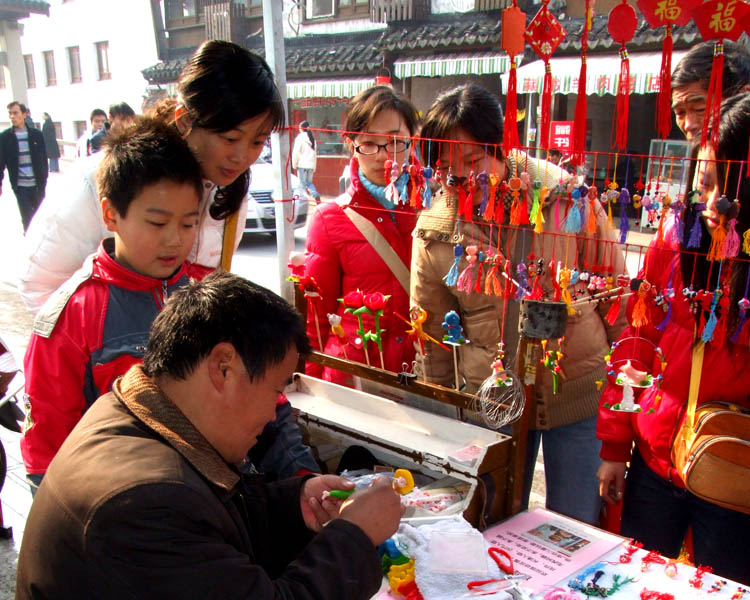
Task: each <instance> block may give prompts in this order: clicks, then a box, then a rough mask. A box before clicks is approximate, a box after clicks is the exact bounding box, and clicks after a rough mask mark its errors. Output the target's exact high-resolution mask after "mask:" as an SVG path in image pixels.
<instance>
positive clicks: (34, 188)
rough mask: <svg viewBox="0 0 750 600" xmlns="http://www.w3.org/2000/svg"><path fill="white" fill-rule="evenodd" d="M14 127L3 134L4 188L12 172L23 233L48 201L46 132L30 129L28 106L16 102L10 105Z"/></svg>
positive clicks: (0, 147) (0, 172)
mask: <svg viewBox="0 0 750 600" xmlns="http://www.w3.org/2000/svg"><path fill="white" fill-rule="evenodd" d="M8 117H9V118H10V122H11V126H10V127H8V129H6V130H5V131H3V132H2V133H0V185H1V184H2V180H3V172H4V171H5V168H6V167H7V168H8V179H10V186H11V187H12V188H13V193H14V194H15V195H16V200H17V201H18V211H19V212H20V213H21V222H22V223H23V232H24V234H25V233H26V230H27V229H28V228H29V223H31V218H32V217H33V216H34V213H35V212H36V209H37V208H39V205H40V204H41V203H42V200H43V199H44V191H45V189H46V187H47V173H48V168H47V153H46V152H45V150H44V137H43V136H42V132H41V131H39V130H38V129H36V128H34V127H28V126H27V125H26V122H25V117H26V106H25V105H23V104H21V103H20V102H17V101H15V100H14V101H13V102H11V103H10V104H8Z"/></svg>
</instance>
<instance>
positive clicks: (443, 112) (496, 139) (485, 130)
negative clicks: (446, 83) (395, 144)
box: [419, 83, 503, 165]
mask: <svg viewBox="0 0 750 600" xmlns="http://www.w3.org/2000/svg"><path fill="white" fill-rule="evenodd" d="M457 129H463V130H464V131H465V132H466V133H467V134H468V135H469V137H471V138H472V139H473V140H474V141H475V142H477V143H480V144H488V145H490V144H491V145H493V146H494V148H495V157H496V158H502V148H501V147H500V145H501V144H502V143H503V109H502V107H501V106H500V102H499V101H498V99H497V98H496V97H495V96H494V95H493V94H492V93H491V92H489V91H488V90H486V89H484V88H483V87H481V86H478V85H476V84H473V83H471V84H466V85H461V86H459V87H457V88H455V89H452V90H450V91H447V92H444V93H442V94H441V95H440V96H438V98H437V100H435V103H434V104H433V105H432V106H431V107H430V109H429V110H428V111H427V114H426V115H425V117H424V121H423V123H422V131H421V132H420V134H419V135H420V137H421V138H422V140H421V142H420V146H421V148H420V150H421V154H422V157H423V158H424V159H425V160H428V161H429V164H432V165H434V164H435V163H437V161H438V158H439V146H440V144H433V143H430V142H429V140H448V139H451V136H453V135H454V134H455V132H456V130H457ZM428 150H429V157H428V156H427V151H428ZM423 162H424V161H423Z"/></svg>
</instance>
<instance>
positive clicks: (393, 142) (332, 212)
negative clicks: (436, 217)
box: [305, 86, 418, 385]
mask: <svg viewBox="0 0 750 600" xmlns="http://www.w3.org/2000/svg"><path fill="white" fill-rule="evenodd" d="M417 125H418V115H417V111H416V109H415V108H414V107H413V106H412V105H411V104H410V103H409V102H408V101H407V100H405V99H404V98H401V97H400V96H398V95H396V93H395V92H394V91H393V89H392V88H390V87H389V86H376V87H372V88H369V89H367V90H365V91H363V92H361V93H360V94H358V95H357V96H356V97H355V98H353V99H352V101H351V102H350V103H349V106H348V108H347V114H346V126H345V133H344V135H345V139H346V143H347V145H348V146H349V150H350V152H351V154H352V158H351V162H350V165H349V168H350V176H351V184H350V185H349V189H347V191H346V192H345V193H344V194H342V195H341V196H340V197H339V198H337V199H336V200H335V201H334V202H327V203H323V204H321V205H320V206H319V207H318V208H317V210H316V212H315V214H314V216H313V218H312V220H311V222H310V226H309V229H308V234H307V248H306V250H307V252H306V257H305V266H306V274H307V275H309V276H312V277H314V278H315V281H316V283H317V285H318V287H319V288H320V295H321V299H320V301H319V302H316V303H314V304H313V306H314V310H311V311H310V312H309V313H308V315H307V333H308V335H309V337H310V341H311V343H312V345H313V347H314V348H315V349H316V350H318V349H319V350H322V351H323V352H325V353H326V354H331V355H333V356H338V357H344V356H345V357H346V358H348V359H350V360H355V361H357V362H361V363H366V364H370V365H372V366H375V367H379V368H385V369H387V370H389V371H395V372H399V371H401V370H402V364H403V363H411V361H412V359H413V358H414V348H413V345H412V343H411V342H410V341H409V340H408V339H407V335H406V328H407V325H406V324H405V323H404V322H403V321H402V320H401V319H399V318H398V317H397V316H395V315H394V313H397V314H398V315H401V316H407V314H408V311H409V281H408V279H409V276H408V268H409V264H410V262H411V232H412V230H413V229H414V225H415V223H416V215H415V212H414V209H412V208H409V206H408V204H409V203H408V194H409V192H410V191H411V183H410V182H409V179H410V178H409V175H408V173H406V169H405V167H408V165H409V164H411V163H412V162H413V161H414V158H413V152H412V147H411V139H410V138H411V136H412V135H414V133H415V132H416V130H417ZM387 161H390V162H388V166H389V167H391V168H389V169H388V172H386V162H387ZM393 165H395V166H393ZM392 180H393V181H392ZM389 184H393V185H389ZM404 196H406V198H403V197H404ZM402 198H403V199H404V200H406V203H405V206H404V203H402V202H401V199H402ZM358 291H359V292H361V293H362V294H363V295H364V296H365V302H366V303H367V304H368V305H369V306H370V307H371V308H372V310H371V311H370V312H365V313H364V314H361V315H358V316H355V315H353V314H352V311H349V312H346V309H347V306H345V304H344V303H343V302H339V299H340V298H341V299H345V298H346V299H347V302H348V304H350V305H352V308H356V305H357V303H358V302H359V300H358V299H357V298H352V297H351V296H349V295H350V294H353V293H355V294H353V296H356V292H358ZM377 292H379V293H380V294H383V296H389V299H388V300H387V301H386V304H385V307H384V309H383V314H382V316H381V317H380V318H379V320H378V323H377V325H378V326H379V328H380V329H381V330H382V335H381V336H380V343H378V341H377V340H373V339H369V340H367V341H365V342H364V343H363V340H362V332H368V331H371V332H373V333H374V334H375V335H376V336H377V332H378V327H376V320H375V318H374V317H373V316H372V314H371V313H372V312H376V311H377V310H378V309H377V308H375V307H377V306H379V304H378V302H379V299H378V298H377V297H374V296H373V297H369V298H368V295H369V294H375V293H377ZM329 314H336V315H338V316H339V317H341V327H343V335H333V334H332V333H331V326H330V325H329V320H328V315H329ZM359 318H361V320H362V326H361V327H360V321H359ZM337 329H338V328H337ZM338 331H339V332H341V329H338ZM358 331H359V333H358ZM367 337H370V336H367ZM365 344H366V346H367V351H366V352H365ZM381 348H382V349H381ZM307 372H308V373H309V374H311V375H313V376H317V377H322V378H323V379H325V380H326V381H333V382H335V383H340V384H349V385H351V377H350V376H347V375H346V374H344V373H341V372H339V371H336V370H333V369H329V368H325V369H323V368H322V367H320V366H319V365H314V364H308V366H307Z"/></svg>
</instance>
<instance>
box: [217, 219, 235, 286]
mask: <svg viewBox="0 0 750 600" xmlns="http://www.w3.org/2000/svg"><path fill="white" fill-rule="evenodd" d="M239 214H240V211H239V210H236V211H234V212H233V213H232V214H231V215H229V216H228V217H227V218H226V219H224V236H223V239H222V243H221V262H220V263H219V266H220V267H221V268H222V269H223V270H224V271H226V272H227V273H229V271H230V270H231V269H232V256H233V255H234V240H235V238H236V237H237V219H238V218H239Z"/></svg>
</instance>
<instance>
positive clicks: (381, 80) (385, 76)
mask: <svg viewBox="0 0 750 600" xmlns="http://www.w3.org/2000/svg"><path fill="white" fill-rule="evenodd" d="M375 85H388V86H391V87H393V84H391V72H390V71H389V70H388V69H386V68H385V67H383V68H381V69H380V70H379V71H378V72H377V74H376V75H375Z"/></svg>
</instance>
